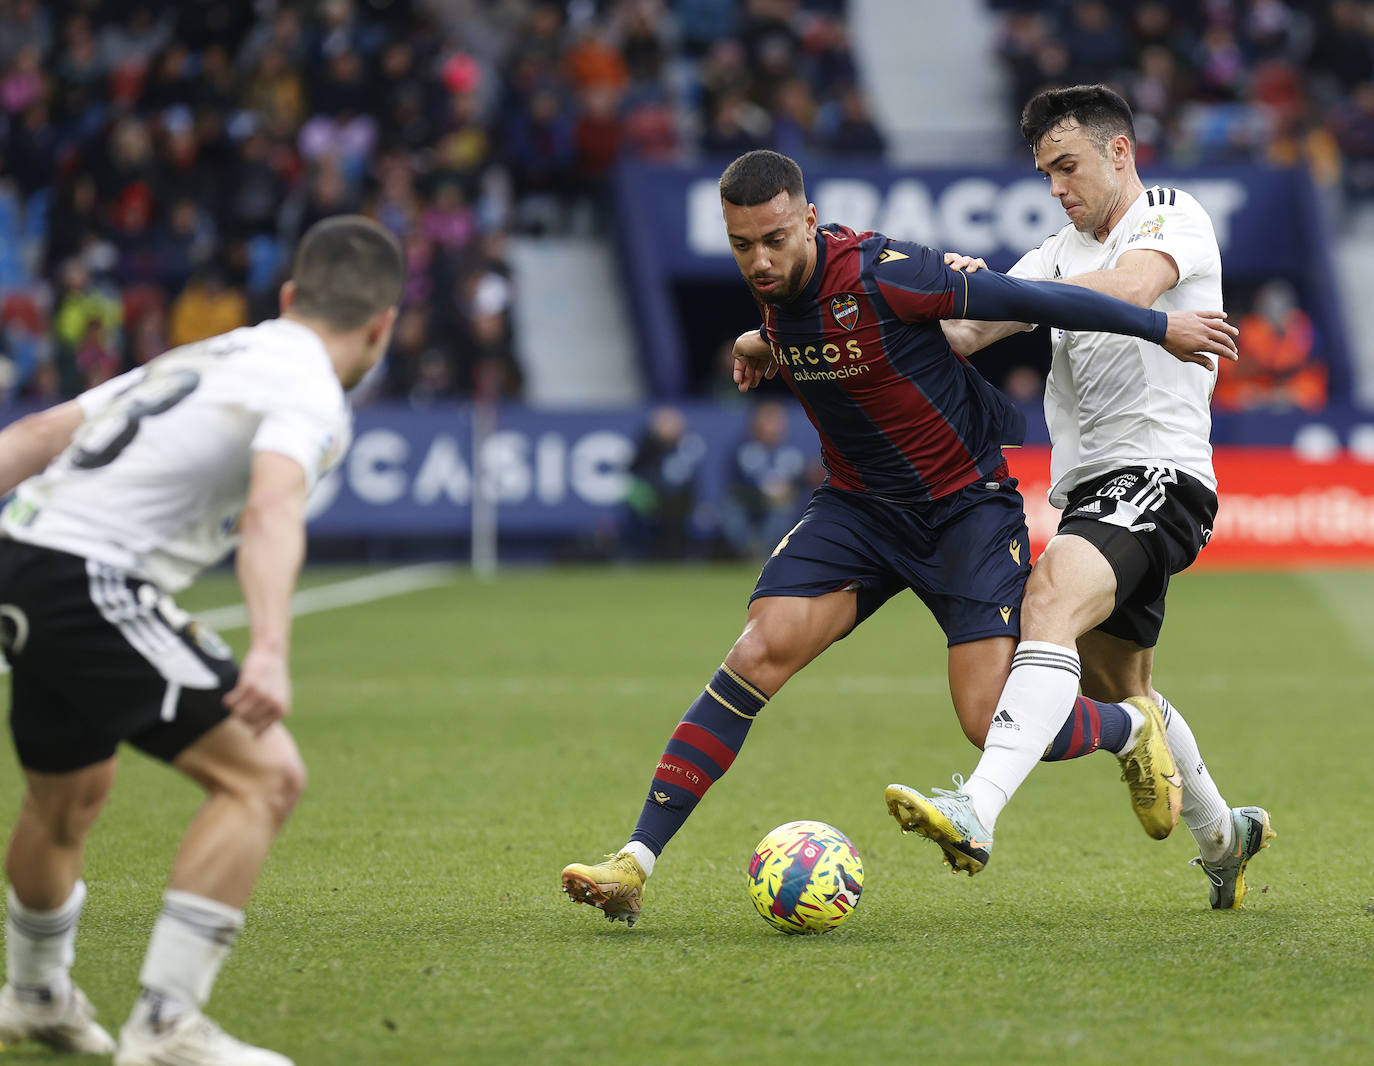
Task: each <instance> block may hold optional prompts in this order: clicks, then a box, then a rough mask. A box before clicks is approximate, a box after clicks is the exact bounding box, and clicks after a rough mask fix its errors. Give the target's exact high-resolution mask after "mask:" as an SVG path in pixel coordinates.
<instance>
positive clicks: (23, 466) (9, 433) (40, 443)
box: [0, 400, 86, 496]
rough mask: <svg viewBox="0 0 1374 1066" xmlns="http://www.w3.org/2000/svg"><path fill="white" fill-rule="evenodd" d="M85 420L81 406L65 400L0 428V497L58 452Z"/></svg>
mask: <svg viewBox="0 0 1374 1066" xmlns="http://www.w3.org/2000/svg"><path fill="white" fill-rule="evenodd" d="M85 420H86V416H85V414H84V413H83V412H82V410H81V405H80V404H79V403H77V402H76V401H75V400H68V401H67V402H66V403H59V404H57V405H56V406H55V407H49V408H48V409H47V410H46V411H35V412H34V413H33V414H31V415H25V416H24V417H23V418H20V419H16V420H15V421H13V422H11V423H10V424H9V425H8V426H6V427H5V428H4V429H0V496H4V495H5V494H6V493H8V492H9V491H10V490H11V489H13V488H14V487H15V486H16V485H18V484H19V483H20V482H21V481H23V480H24V479H25V478H31V477H33V475H34V474H37V473H39V472H40V471H41V470H42V469H43V468H44V467H46V466H47V465H48V464H49V463H50V462H52V461H53V460H54V459H56V458H57V457H58V456H59V455H61V454H62V450H63V449H64V448H66V446H67V445H68V444H70V443H71V442H72V436H73V434H75V433H76V431H77V428H78V427H79V426H80V425H81V423H82V422H84V421H85Z"/></svg>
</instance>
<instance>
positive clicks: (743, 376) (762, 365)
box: [734, 329, 778, 392]
mask: <svg viewBox="0 0 1374 1066" xmlns="http://www.w3.org/2000/svg"><path fill="white" fill-rule="evenodd" d="M734 355H735V375H734V376H735V385H736V386H737V387H738V388H739V391H740V392H748V391H749V390H750V389H753V388H757V387H758V385H759V383H760V382H762V381H763V380H764V379H765V378H771V377H772V376H773V375H774V374H776V373H777V372H778V364H777V363H775V362H774V361H773V348H772V345H770V344H769V343H768V342H767V341H766V340H764V339H763V338H762V337H760V336H759V331H758V330H756V329H751V330H749V331H748V332H747V333H741V334H740V335H739V336H738V337H736V338H735V351H734Z"/></svg>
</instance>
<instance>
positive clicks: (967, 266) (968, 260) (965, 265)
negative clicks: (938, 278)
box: [945, 252, 988, 274]
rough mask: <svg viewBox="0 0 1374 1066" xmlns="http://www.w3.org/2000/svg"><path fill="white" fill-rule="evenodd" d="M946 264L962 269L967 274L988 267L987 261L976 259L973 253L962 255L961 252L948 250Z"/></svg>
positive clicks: (952, 267)
mask: <svg viewBox="0 0 1374 1066" xmlns="http://www.w3.org/2000/svg"><path fill="white" fill-rule="evenodd" d="M945 266H947V267H950V268H951V269H953V270H962V271H963V272H964V273H966V274H975V273H977V272H978V271H980V270H986V269H987V268H988V265H987V263H986V262H984V261H983V260H982V259H976V258H974V257H973V256H971V255H961V254H960V253H959V252H946V253H945Z"/></svg>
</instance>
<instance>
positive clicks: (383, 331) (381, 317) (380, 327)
mask: <svg viewBox="0 0 1374 1066" xmlns="http://www.w3.org/2000/svg"><path fill="white" fill-rule="evenodd" d="M287 284H288V285H289V284H290V282H287ZM398 313H399V312H398V310H397V308H396V307H394V306H392V307H388V308H386V309H385V310H382V311H378V312H377V313H376V314H375V315H373V316H372V319H371V320H370V321H369V322H368V324H367V343H368V344H369V345H374V344H377V343H378V342H379V341H381V340H382V339H383V338H384V337H388V336H390V334H391V327H392V326H394V325H395V324H396V316H397V314H398Z"/></svg>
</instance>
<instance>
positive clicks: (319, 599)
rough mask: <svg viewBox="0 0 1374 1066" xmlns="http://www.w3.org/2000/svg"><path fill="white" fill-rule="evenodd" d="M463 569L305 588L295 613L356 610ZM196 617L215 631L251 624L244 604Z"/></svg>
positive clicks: (429, 566)
mask: <svg viewBox="0 0 1374 1066" xmlns="http://www.w3.org/2000/svg"><path fill="white" fill-rule="evenodd" d="M458 572H459V567H457V566H455V565H454V564H452V563H416V564H415V565H413V566H400V567H397V568H395V569H394V570H383V571H382V572H381V573H380V574H367V575H365V576H363V577H354V578H349V579H348V580H347V581H335V582H333V583H332V584H329V585H317V586H315V587H314V588H309V589H302V590H301V591H300V592H298V593H296V595H295V596H293V597H292V598H291V614H292V616H293V617H296V618H299V617H300V616H301V615H305V614H317V613H319V612H320V611H332V610H334V609H335V608H338V607H354V606H356V605H358V604H360V603H372V602H373V601H374V600H384V599H387V598H388V597H390V596H402V595H404V594H405V593H407V592H418V591H419V590H420V589H431V588H437V587H438V586H440V585H446V584H448V583H449V582H450V581H452V580H453V578H454V576H455V575H457V573H458ZM193 614H194V615H195V617H196V618H197V619H198V620H199V621H201V622H204V623H205V624H206V625H207V626H209V627H210V628H211V629H242V628H243V627H244V626H246V625H247V624H248V611H247V609H246V608H245V607H244V606H243V604H241V603H236V604H232V605H230V606H227V607H212V608H210V610H208V611H199V612H193Z"/></svg>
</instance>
